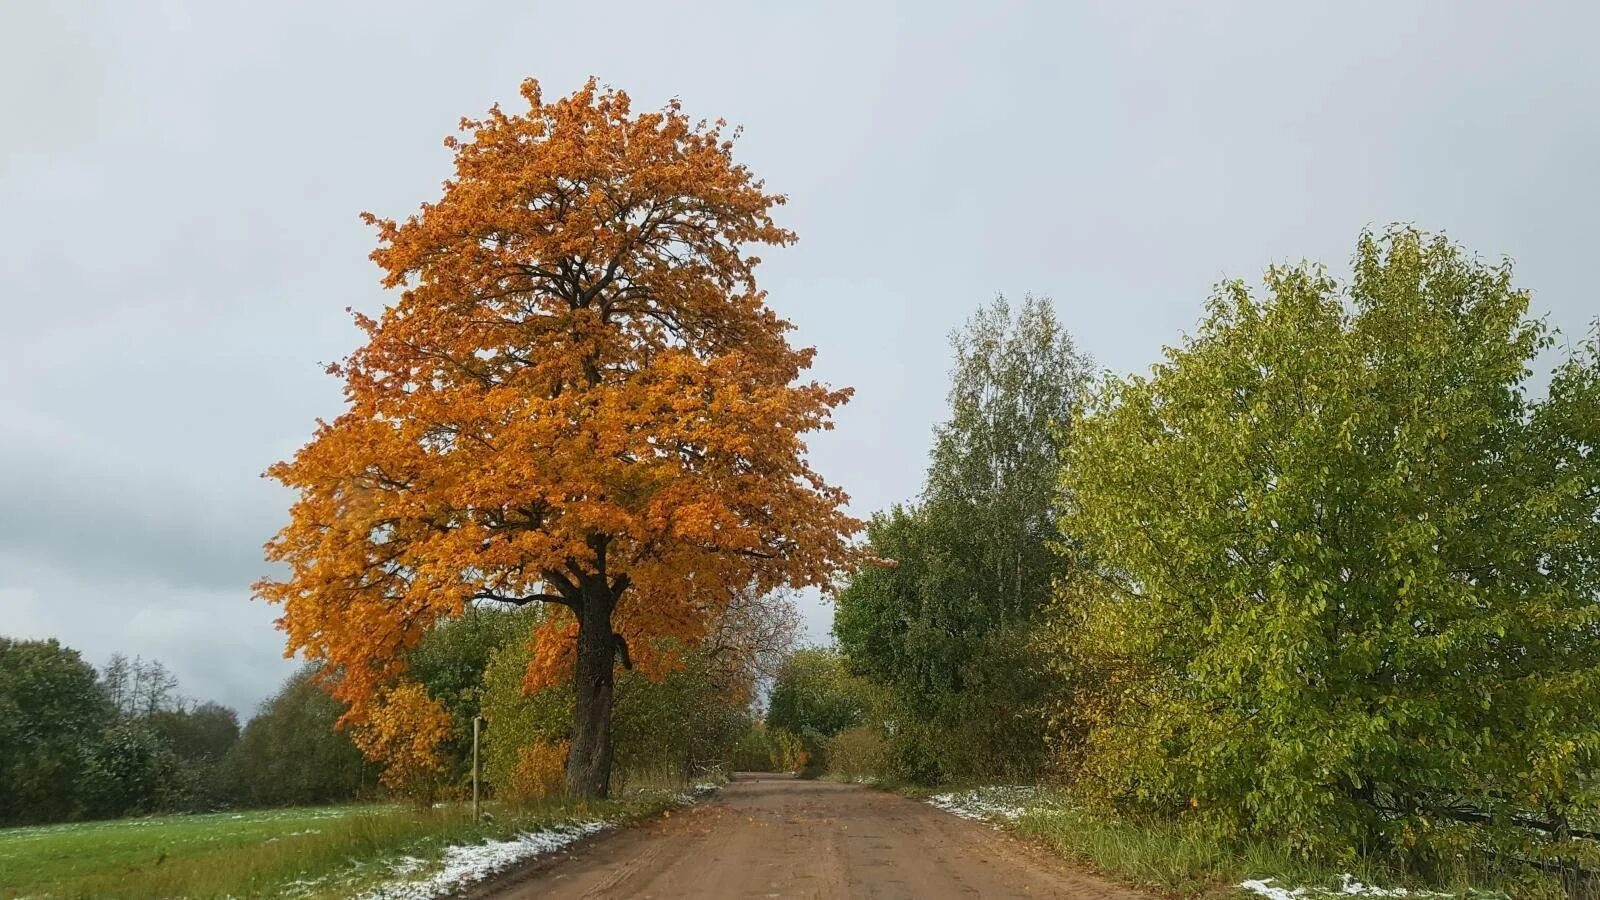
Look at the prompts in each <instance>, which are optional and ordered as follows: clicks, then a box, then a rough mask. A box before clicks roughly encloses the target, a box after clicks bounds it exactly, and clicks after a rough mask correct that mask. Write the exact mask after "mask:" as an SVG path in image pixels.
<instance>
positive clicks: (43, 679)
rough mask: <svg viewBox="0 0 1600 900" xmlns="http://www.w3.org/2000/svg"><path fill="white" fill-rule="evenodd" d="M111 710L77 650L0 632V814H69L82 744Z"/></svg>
mask: <svg viewBox="0 0 1600 900" xmlns="http://www.w3.org/2000/svg"><path fill="white" fill-rule="evenodd" d="M111 716H112V710H111V706H110V704H109V703H108V702H107V701H106V699H105V697H104V695H103V694H102V693H101V692H100V690H99V689H98V688H97V686H96V684H95V670H94V667H93V666H91V665H89V664H88V663H86V662H84V661H83V657H81V656H80V655H79V654H78V651H76V650H72V649H70V648H67V647H63V646H61V644H60V643H58V642H56V641H54V640H48V641H18V640H12V639H10V638H0V822H6V823H14V822H41V821H49V820H54V819H64V818H68V817H70V816H72V815H74V814H76V813H77V812H78V808H79V806H80V803H81V798H80V796H79V792H78V782H79V780H80V778H81V777H82V774H83V771H84V768H85V765H86V763H87V762H88V759H89V750H90V748H91V747H92V746H93V745H94V744H95V742H96V741H97V740H98V739H99V737H100V733H101V731H102V730H103V729H104V728H105V726H106V724H107V723H108V722H109V721H110V719H111Z"/></svg>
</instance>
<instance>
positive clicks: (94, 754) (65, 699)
mask: <svg viewBox="0 0 1600 900" xmlns="http://www.w3.org/2000/svg"><path fill="white" fill-rule="evenodd" d="M178 687H179V685H178V682H177V679H176V678H175V677H174V676H173V675H172V673H171V672H170V671H168V670H167V668H166V667H165V666H164V665H162V664H161V663H160V662H158V661H155V660H145V659H140V658H133V659H129V658H128V657H126V656H122V655H116V656H113V657H112V658H111V660H110V662H109V663H107V665H106V667H105V668H104V669H103V670H102V671H99V672H97V671H96V670H95V668H94V667H93V666H91V665H90V664H89V663H88V662H86V661H85V660H84V659H83V657H82V656H81V655H80V654H79V653H78V651H76V650H73V649H70V648H68V647H64V646H62V645H61V644H60V643H59V642H57V641H55V640H46V641H20V640H12V639H9V638H0V823H5V824H24V823H35V822H51V821H62V820H71V819H87V818H111V817H117V816H126V815H140V814H148V813H157V812H203V811H209V810H217V809H225V808H229V807H235V806H273V805H283V804H291V803H319V802H328V801H334V800H344V799H350V798H353V797H356V796H358V795H361V794H362V793H363V792H368V793H370V791H371V789H372V787H373V786H374V785H375V783H376V778H375V775H374V773H373V772H372V770H371V769H370V767H368V766H367V765H366V764H365V763H364V762H363V760H362V758H361V755H360V753H358V752H357V751H356V749H355V747H354V745H352V744H351V743H350V739H349V737H348V736H346V735H344V734H342V733H336V732H335V731H334V728H333V725H334V722H335V721H336V720H337V719H338V717H339V716H340V714H341V710H340V708H339V707H338V704H336V703H334V701H332V700H331V699H330V698H329V697H328V696H327V695H326V694H324V693H323V692H322V691H321V690H320V689H318V688H317V687H316V686H315V685H313V684H312V683H311V681H310V678H309V672H305V671H302V672H299V673H296V674H295V675H293V676H291V677H290V678H289V680H288V682H287V683H286V684H285V685H284V686H283V688H282V689H281V690H280V691H279V692H278V694H277V695H275V696H274V697H272V698H271V699H270V700H268V701H267V702H265V703H263V704H262V706H261V709H260V710H258V711H257V713H256V715H255V716H254V717H253V718H252V719H251V720H250V722H249V724H247V725H246V726H245V727H244V728H243V729H241V728H240V726H239V718H238V715H237V714H236V713H235V712H234V711H233V710H232V709H229V708H227V707H225V706H221V705H219V704H216V703H210V702H195V701H193V700H190V699H187V698H185V697H184V696H182V695H181V694H180V693H179V692H178Z"/></svg>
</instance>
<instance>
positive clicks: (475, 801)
mask: <svg viewBox="0 0 1600 900" xmlns="http://www.w3.org/2000/svg"><path fill="white" fill-rule="evenodd" d="M482 721H483V716H473V717H472V821H473V822H474V823H476V822H481V821H483V817H482V816H481V815H479V814H478V723H479V722H482Z"/></svg>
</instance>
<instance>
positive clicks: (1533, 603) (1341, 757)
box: [1049, 228, 1600, 858]
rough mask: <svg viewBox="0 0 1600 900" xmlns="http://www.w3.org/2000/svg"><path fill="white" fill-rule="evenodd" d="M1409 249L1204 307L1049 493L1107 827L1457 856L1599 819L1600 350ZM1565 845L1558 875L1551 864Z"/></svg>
mask: <svg viewBox="0 0 1600 900" xmlns="http://www.w3.org/2000/svg"><path fill="white" fill-rule="evenodd" d="M1528 300H1529V298H1528V293H1527V292H1526V291H1524V290H1521V289H1518V288H1517V287H1516V286H1515V285H1514V284H1513V282H1512V279H1511V267H1510V264H1509V263H1502V264H1499V265H1486V264H1484V263H1481V262H1479V261H1478V260H1476V259H1474V258H1473V257H1471V256H1470V255H1469V254H1467V253H1466V251H1464V250H1462V249H1461V248H1459V247H1457V246H1455V245H1453V244H1450V243H1449V242H1447V241H1446V240H1445V239H1444V238H1442V237H1438V236H1430V235H1427V234H1423V233H1421V232H1418V231H1415V230H1412V229H1409V228H1396V229H1394V230H1391V231H1390V232H1388V233H1387V234H1384V235H1382V236H1375V235H1372V234H1366V235H1363V236H1362V238H1361V240H1360V242H1359V243H1358V245H1357V250H1356V256H1355V275H1354V279H1353V281H1351V282H1350V283H1349V285H1348V286H1341V285H1340V284H1338V283H1336V282H1335V281H1333V280H1332V279H1331V278H1329V277H1328V276H1327V275H1326V274H1325V273H1324V271H1323V270H1322V269H1321V268H1320V267H1317V266H1310V265H1304V266H1293V267H1274V268H1272V269H1270V270H1269V271H1268V273H1267V277H1266V292H1265V295H1264V296H1257V295H1255V294H1252V293H1251V292H1250V291H1249V290H1248V289H1247V288H1246V287H1245V286H1244V285H1243V284H1242V283H1238V282H1230V283H1227V284H1224V285H1223V286H1222V287H1221V288H1219V289H1218V291H1217V292H1216V294H1215V295H1214V296H1213V297H1212V299H1211V301H1210V303H1209V304H1208V305H1207V315H1206V318H1205V320H1204V321H1203V322H1202V324H1201V326H1200V328H1199V330H1198V331H1197V332H1196V334H1195V335H1194V336H1193V337H1189V338H1186V339H1185V340H1184V341H1182V342H1181V343H1180V344H1179V346H1177V347H1176V348H1174V349H1171V350H1169V351H1168V353H1167V357H1166V359H1165V360H1164V361H1163V362H1162V363H1161V364H1160V365H1157V366H1156V367H1155V368H1154V369H1153V371H1152V372H1151V374H1150V375H1148V376H1131V377H1126V378H1116V377H1113V378H1108V379H1107V380H1106V381H1105V382H1103V383H1102V384H1101V385H1099V387H1098V388H1097V389H1096V390H1095V391H1094V392H1093V394H1092V396H1091V398H1090V401H1089V403H1088V404H1087V406H1086V409H1085V412H1084V414H1083V415H1082V416H1081V417H1079V418H1078V419H1077V421H1076V425H1075V433H1074V435H1073V441H1072V443H1071V444H1070V445H1069V447H1068V449H1067V454H1066V457H1065V466H1064V469H1063V486H1064V489H1065V491H1066V498H1067V499H1066V508H1065V513H1064V515H1063V517H1062V528H1063V530H1064V532H1065V534H1066V535H1067V536H1068V538H1069V539H1070V541H1071V545H1070V546H1071V547H1072V552H1071V560H1072V565H1071V568H1070V570H1069V571H1068V573H1067V577H1066V578H1065V580H1064V582H1063V586H1062V595H1061V603H1060V606H1059V608H1058V610H1057V613H1056V615H1055V617H1054V623H1053V625H1052V628H1051V632H1050V633H1051V638H1050V640H1053V641H1054V644H1053V647H1054V652H1053V653H1051V654H1050V657H1049V658H1050V659H1052V660H1053V662H1054V668H1055V670H1056V672H1057V674H1058V676H1059V679H1060V682H1061V683H1062V684H1064V685H1065V686H1066V687H1067V688H1068V691H1067V693H1066V695H1065V697H1064V701H1063V705H1062V713H1063V716H1064V720H1065V721H1066V722H1067V723H1068V724H1069V726H1070V727H1069V729H1068V734H1067V735H1066V736H1067V737H1068V738H1070V740H1069V741H1068V743H1067V744H1066V745H1065V746H1066V750H1067V753H1066V760H1067V762H1069V763H1070V764H1071V766H1072V771H1073V772H1074V773H1075V774H1076V776H1077V778H1078V779H1079V784H1080V785H1081V786H1083V787H1084V788H1085V790H1087V791H1089V792H1090V793H1093V794H1094V795H1096V796H1098V797H1100V798H1102V799H1104V800H1107V801H1110V802H1113V803H1115V804H1118V805H1120V806H1125V807H1130V808H1137V809H1140V810H1143V811H1146V812H1152V811H1153V812H1164V813H1167V814H1179V813H1181V814H1183V815H1185V816H1187V817H1191V818H1198V819H1201V820H1204V821H1206V822H1209V823H1211V824H1213V825H1215V826H1218V827H1221V828H1224V829H1226V830H1228V831H1230V832H1235V833H1237V832H1248V833H1253V834H1262V835H1270V836H1274V837H1277V838H1281V839H1285V840H1287V841H1288V842H1290V843H1292V844H1293V845H1294V846H1296V847H1299V848H1301V849H1304V850H1306V851H1308V852H1315V853H1333V854H1337V853H1341V852H1348V851H1349V850H1350V848H1365V849H1382V850H1393V851H1395V852H1401V853H1406V854H1409V855H1412V856H1414V857H1422V858H1427V857H1428V856H1429V855H1435V856H1447V855H1448V854H1450V853H1453V852H1455V850H1456V849H1459V848H1461V847H1463V846H1467V845H1469V844H1472V845H1481V842H1482V841H1484V840H1485V838H1483V837H1481V836H1479V837H1475V838H1468V837H1465V836H1463V835H1462V834H1460V832H1461V831H1462V830H1463V829H1465V828H1468V827H1472V828H1475V829H1476V828H1478V827H1479V826H1481V825H1482V824H1484V823H1489V824H1495V825H1506V824H1509V823H1511V822H1512V821H1513V820H1514V819H1518V820H1520V819H1535V820H1539V821H1543V822H1545V823H1546V825H1547V827H1548V828H1549V829H1550V830H1551V831H1552V833H1554V834H1555V835H1556V836H1557V837H1558V838H1559V837H1560V836H1561V834H1562V830H1563V827H1564V826H1563V823H1568V822H1571V821H1572V820H1573V819H1575V818H1582V817H1583V816H1585V815H1593V813H1594V811H1595V810H1596V809H1597V807H1600V794H1597V793H1596V788H1597V786H1600V781H1597V780H1596V777H1595V776H1596V773H1597V772H1600V719H1597V718H1596V715H1595V713H1596V710H1597V709H1600V355H1597V353H1596V346H1595V345H1594V344H1593V343H1591V344H1590V345H1589V346H1588V347H1586V348H1583V349H1581V350H1580V351H1579V352H1578V353H1577V354H1576V355H1573V356H1570V357H1569V358H1568V359H1566V360H1565V361H1564V362H1562V363H1561V364H1560V366H1559V368H1558V369H1557V371H1556V374H1555V376H1554V378H1553V379H1552V380H1551V382H1550V388H1549V391H1548V394H1547V396H1545V397H1544V398H1542V399H1534V398H1532V397H1531V396H1530V385H1529V377H1530V369H1531V368H1532V365H1533V363H1534V361H1535V358H1536V356H1537V355H1538V354H1539V353H1540V352H1541V351H1544V350H1546V349H1547V348H1549V347H1550V346H1551V343H1552V342H1551V338H1550V334H1549V332H1548V329H1547V328H1546V327H1545V326H1544V324H1543V323H1542V322H1540V321H1538V320H1536V319H1532V318H1530V317H1529V315H1528ZM1559 851H1560V848H1559V846H1558V847H1556V848H1555V849H1554V850H1552V851H1550V852H1559Z"/></svg>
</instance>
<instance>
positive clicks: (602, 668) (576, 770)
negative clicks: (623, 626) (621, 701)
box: [567, 578, 617, 798]
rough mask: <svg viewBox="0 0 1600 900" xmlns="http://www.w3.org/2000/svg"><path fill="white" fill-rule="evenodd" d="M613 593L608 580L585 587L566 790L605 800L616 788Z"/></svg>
mask: <svg viewBox="0 0 1600 900" xmlns="http://www.w3.org/2000/svg"><path fill="white" fill-rule="evenodd" d="M612 606H613V603H612V597H611V591H610V590H609V589H608V588H607V587H606V586H605V581H604V579H603V578H602V579H599V584H598V585H593V584H589V585H585V586H584V590H583V602H582V609H581V610H580V611H579V613H578V660H577V666H576V668H575V670H574V672H573V684H572V686H573V693H574V695H575V699H576V701H577V702H576V704H575V705H574V707H573V714H572V748H571V750H570V751H569V752H568V753H567V793H569V794H571V795H572V796H574V797H585V798H601V797H605V796H606V795H607V793H608V792H609V791H610V788H611V700H612V688H613V684H614V666H615V664H616V654H617V645H616V638H615V637H614V636H613V634H612V631H611V608H612Z"/></svg>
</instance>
